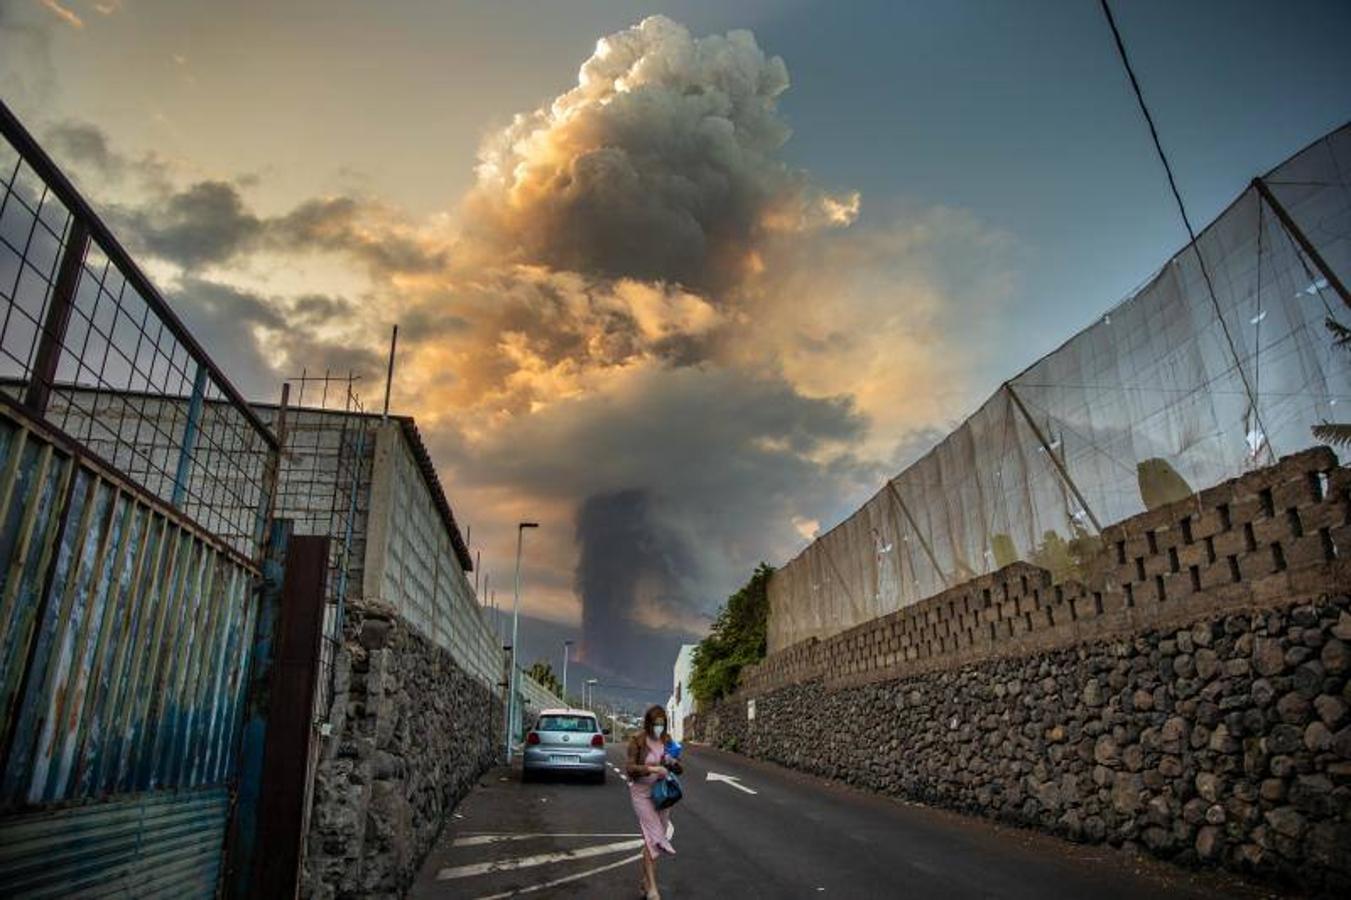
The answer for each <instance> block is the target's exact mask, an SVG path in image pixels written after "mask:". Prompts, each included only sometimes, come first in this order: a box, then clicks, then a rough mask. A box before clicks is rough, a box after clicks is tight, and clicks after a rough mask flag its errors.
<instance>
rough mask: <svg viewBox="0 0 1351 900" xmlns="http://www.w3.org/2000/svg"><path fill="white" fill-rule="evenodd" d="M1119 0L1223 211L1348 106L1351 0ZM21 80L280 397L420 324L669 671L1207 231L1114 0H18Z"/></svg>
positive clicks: (487, 527)
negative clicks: (1163, 152) (1161, 154)
mask: <svg viewBox="0 0 1351 900" xmlns="http://www.w3.org/2000/svg"><path fill="white" fill-rule="evenodd" d="M1114 8H1115V10H1116V15H1117V20H1118V23H1119V25H1120V27H1121V30H1122V33H1123V37H1124V39H1125V41H1126V44H1127V46H1128V48H1129V50H1130V52H1131V55H1132V59H1133V62H1134V64H1135V67H1136V70H1137V74H1138V75H1139V77H1140V79H1141V82H1142V86H1143V89H1144V91H1145V95H1146V98H1147V99H1148V100H1149V102H1150V104H1151V107H1152V110H1153V112H1154V116H1155V119H1156V122H1157V124H1158V126H1159V129H1160V132H1161V135H1162V140H1163V142H1164V145H1165V148H1166V149H1167V150H1168V152H1169V155H1170V158H1171V161H1172V163H1173V166H1174V170H1175V172H1176V174H1177V176H1178V180H1179V183H1180V186H1181V190H1182V193H1183V196H1184V198H1185V200H1186V202H1187V204H1188V207H1189V212H1190V214H1191V217H1192V220H1193V221H1194V222H1197V223H1203V222H1206V221H1208V220H1209V219H1210V218H1212V217H1213V216H1214V215H1215V214H1216V213H1218V212H1219V211H1220V210H1221V209H1222V208H1223V207H1224V206H1225V205H1226V204H1227V203H1228V202H1229V201H1230V200H1231V199H1232V198H1233V197H1234V196H1236V195H1237V194H1238V193H1239V192H1240V191H1241V190H1242V189H1243V187H1244V186H1245V185H1246V183H1247V182H1248V181H1249V180H1250V179H1251V178H1252V177H1253V176H1254V175H1256V174H1259V173H1261V172H1263V171H1265V170H1267V169H1269V168H1271V167H1272V166H1274V165H1276V164H1277V163H1279V162H1280V161H1281V160H1282V159H1284V158H1285V157H1287V156H1289V155H1290V154H1292V153H1294V152H1295V151H1297V150H1298V149H1299V148H1300V147H1302V146H1304V145H1305V144H1307V143H1308V142H1310V141H1312V140H1314V139H1315V138H1317V137H1319V136H1321V135H1322V134H1324V133H1326V132H1328V131H1330V130H1332V129H1333V128H1335V127H1337V126H1339V125H1341V124H1343V123H1344V122H1346V121H1347V120H1348V119H1351V88H1348V86H1351V55H1348V54H1346V53H1345V47H1346V46H1347V43H1348V39H1349V38H1351V5H1348V4H1346V3H1344V2H1335V0H1326V2H1317V0H1286V2H1280V3H1276V2H1267V3H1261V2H1253V0H1195V2H1189V3H1185V4H1180V3H1175V2H1165V0H1131V2H1122V0H1118V2H1117V3H1116V4H1114ZM0 96H3V98H4V100H5V102H6V103H7V104H9V105H10V106H11V108H13V109H14V110H15V111H16V112H17V113H18V114H19V116H20V117H21V118H22V119H23V120H24V121H25V122H26V124H27V125H28V127H29V128H30V130H32V131H34V132H35V133H36V134H38V136H39V137H40V138H41V139H42V140H43V142H44V144H45V145H46V146H47V147H48V149H49V151H50V152H51V153H52V155H53V156H54V157H55V158H56V159H57V161H58V163H60V164H61V165H63V166H64V167H65V168H66V169H67V171H68V172H70V173H71V174H72V175H73V176H74V177H75V178H76V179H77V181H78V183H79V184H80V185H81V186H82V188H83V189H84V191H85V192H86V194H87V195H88V196H89V197H90V198H91V199H92V200H93V201H94V202H95V205H96V206H97V208H98V209H100V210H101V211H102V213H103V215H104V216H105V218H107V219H108V221H109V222H110V224H111V225H112V226H113V228H114V230H115V231H116V232H117V233H118V234H119V235H122V236H123V239H124V242H125V243H127V244H128V245H129V246H130V247H131V249H132V250H133V253H134V254H135V255H136V256H137V258H138V259H139V260H140V261H141V262H142V263H143V266H144V267H145V268H146V269H147V270H148V271H149V272H150V274H151V275H152V277H153V278H154V279H155V280H156V282H157V283H158V284H159V285H160V287H161V289H162V290H163V291H164V293H165V294H166V296H168V297H169V298H170V300H171V302H172V303H173V304H174V306H175V308H176V309H178V310H179V311H180V313H181V314H182V315H183V317H184V318H185V320H186V321H187V322H188V323H189V324H190V326H191V327H193V328H194V330H195V331H196V332H197V333H198V335H199V337H201V338H202V339H203V343H204V344H205V345H206V346H207V348H208V349H209V351H210V352H212V353H213V354H214V355H215V356H216V358H217V360H218V361H219V362H220V363H221V364H222V365H223V366H224V367H225V370H226V371H227V373H230V374H231V375H232V376H233V377H234V378H235V380H236V383H237V384H238V385H239V387H240V388H241V389H242V390H243V391H244V392H245V394H246V395H248V396H251V397H257V398H258V399H264V400H272V399H275V398H276V397H277V396H278V394H279V385H280V381H281V380H282V379H283V378H284V377H286V376H288V375H294V374H296V373H297V372H298V371H299V370H300V369H301V368H307V369H309V370H311V371H313V370H315V369H323V368H326V367H332V368H334V369H335V370H341V371H346V370H349V369H350V370H353V371H356V372H358V373H360V374H361V375H363V381H362V390H363V393H364V394H365V395H366V396H367V397H368V398H370V399H371V400H372V401H374V400H376V399H377V398H379V397H380V395H381V394H382V393H383V380H382V379H383V375H382V372H383V360H382V355H383V353H384V348H385V346H386V345H387V341H388V329H389V327H390V325H391V324H393V323H394V322H398V323H399V324H400V329H401V331H400V346H401V353H400V356H399V360H398V365H399V369H398V374H397V376H396V379H395V384H394V387H393V397H394V404H393V405H394V407H395V408H396V409H397V410H398V411H400V412H408V413H412V414H414V415H415V416H417V418H418V421H419V424H420V426H421V427H422V429H423V431H424V433H425V434H426V436H427V439H428V442H429V444H430V446H431V448H432V451H433V455H434V458H435V460H436V462H437V463H438V466H439V468H440V469H441V472H442V476H443V483H444V484H445V485H446V487H447V491H448V493H449V495H450V500H451V503H452V505H453V506H454V507H455V510H456V514H457V517H458V518H459V519H460V521H461V522H466V523H470V524H472V526H473V543H474V547H475V549H476V550H480V551H481V552H482V554H483V558H484V567H483V568H484V570H485V572H486V573H488V574H489V577H490V578H491V580H492V582H493V583H494V584H497V585H499V586H501V587H503V588H505V587H506V586H507V585H508V584H509V580H508V579H509V578H510V575H511V563H512V555H513V552H514V538H515V531H514V526H515V523H516V522H517V521H520V520H522V519H530V520H536V521H539V522H541V523H542V525H543V527H542V528H541V529H540V531H539V532H538V533H532V534H531V535H530V538H529V542H528V544H527V555H526V567H525V579H524V580H525V584H526V591H525V594H524V597H523V608H524V610H525V611H526V613H527V615H529V616H530V617H531V620H532V621H536V622H539V623H548V625H547V628H546V627H544V626H543V625H541V629H540V630H541V631H543V632H547V633H548V634H549V635H550V637H549V640H550V641H554V640H557V639H559V638H560V636H561V635H566V634H568V633H572V632H574V631H576V630H584V631H585V634H583V635H582V637H581V643H582V647H583V653H584V654H586V656H587V658H588V663H589V665H591V667H592V668H593V669H594V671H596V672H600V673H612V674H613V675H614V676H615V677H616V679H619V678H621V677H622V679H623V680H628V681H637V680H647V681H650V680H653V679H657V680H663V681H664V679H665V678H667V677H668V676H664V675H663V674H662V673H663V672H668V671H669V656H673V655H674V651H673V649H671V648H672V647H674V646H675V645H676V644H678V643H679V642H680V641H682V640H687V639H689V638H690V637H692V636H697V635H698V634H700V633H702V631H703V630H704V629H706V627H707V624H708V621H709V618H710V616H711V615H712V614H714V613H715V612H716V610H717V608H718V605H719V604H720V603H721V602H722V600H723V599H724V598H725V597H726V596H727V595H728V594H729V593H730V592H731V591H732V590H734V589H735V588H736V587H737V586H738V585H739V584H740V583H741V582H743V581H744V580H745V579H746V578H747V577H749V575H750V573H751V571H752V569H753V567H754V565H755V563H757V562H759V561H760V560H762V559H763V560H766V561H768V562H771V563H782V562H784V561H786V560H787V559H789V558H791V556H793V555H795V554H796V553H797V552H798V551H799V550H800V549H801V548H802V546H803V545H804V544H805V543H806V542H807V541H808V540H809V539H810V538H811V536H812V535H813V534H815V533H818V531H820V530H824V529H827V528H829V527H830V526H831V525H832V524H834V523H835V522H837V521H839V520H840V519H841V518H842V517H844V516H845V515H847V514H848V513H849V512H850V511H852V510H853V509H854V508H856V507H857V505H858V504H859V503H860V502H861V501H862V500H863V499H865V498H866V497H867V496H869V495H871V494H872V493H873V492H874V491H875V490H876V488H877V486H878V485H879V484H880V483H881V480H882V479H883V478H884V477H885V476H886V475H888V474H892V473H894V472H896V471H898V470H899V469H900V468H901V467H902V466H903V465H904V464H905V463H907V462H908V461H910V460H912V459H914V458H916V457H917V456H918V455H919V454H921V453H923V452H924V451H925V450H926V449H928V447H929V446H931V445H932V444H933V443H934V442H935V441H936V440H937V439H938V438H940V437H941V436H942V435H943V434H944V433H946V431H947V430H948V429H950V428H951V427H952V426H953V425H954V424H956V423H957V422H959V421H960V420H961V419H962V418H964V417H965V416H966V415H967V414H969V413H970V412H972V411H973V410H974V409H975V408H976V407H977V406H978V405H979V403H980V402H981V401H982V400H983V399H984V398H985V397H986V396H987V395H988V394H989V393H990V392H991V391H992V390H993V389H994V388H995V387H996V386H997V385H998V384H999V383H1000V382H1001V381H1003V380H1004V379H1005V378H1008V377H1009V376H1011V375H1012V374H1014V373H1016V372H1017V371H1019V370H1020V369H1022V368H1024V367H1025V366H1027V365H1028V364H1030V363H1031V362H1032V361H1034V360H1035V359H1036V358H1037V357H1039V356H1040V355H1042V354H1044V353H1046V352H1048V351H1049V350H1051V349H1053V348H1054V347H1056V346H1057V345H1059V344H1060V343H1061V342H1063V341H1064V340H1065V339H1066V338H1068V337H1069V336H1070V335H1071V334H1072V333H1073V332H1074V331H1075V330H1077V329H1078V328H1080V327H1083V326H1084V325H1086V324H1088V323H1089V322H1090V321H1092V320H1093V319H1095V318H1096V317H1097V316H1098V315H1100V314H1101V312H1102V311H1103V310H1105V309H1106V308H1108V307H1110V306H1111V305H1112V304H1114V303H1115V302H1116V301H1118V300H1120V299H1121V298H1122V297H1124V296H1125V295H1126V294H1127V293H1128V292H1129V291H1130V290H1132V289H1133V288H1134V287H1136V286H1138V285H1139V284H1141V283H1143V282H1144V281H1145V280H1146V279H1147V278H1148V277H1149V276H1150V275H1151V274H1152V273H1153V272H1154V271H1155V270H1156V269H1157V268H1158V267H1159V266H1160V265H1162V264H1163V262H1164V261H1165V260H1166V259H1167V257H1168V256H1169V255H1171V254H1172V253H1173V252H1175V251H1176V250H1177V249H1179V248H1180V247H1181V246H1182V244H1183V242H1184V240H1185V234H1184V231H1183V228H1182V225H1181V222H1180V220H1179V218H1178V216H1177V213H1176V210H1175V208H1174V206H1173V205H1172V200H1171V197H1170V196H1169V194H1168V191H1167V186H1166V183H1165V181H1164V179H1163V173H1162V170H1161V168H1160V166H1159V163H1158V160H1157V158H1156V157H1155V155H1154V151H1153V148H1152V145H1151V144H1150V141H1149V136H1148V132H1147V130H1146V129H1145V127H1144V123H1143V121H1142V120H1141V118H1140V114H1139V111H1138V109H1137V108H1136V105H1135V100H1134V97H1133V95H1132V94H1131V92H1130V89H1129V86H1128V83H1127V81H1126V78H1125V75H1124V73H1123V71H1122V69H1121V67H1120V63H1119V61H1118V59H1117V57H1116V55H1115V51H1114V48H1113V46H1112V43H1111V36H1110V33H1109V32H1108V30H1107V28H1106V25H1105V23H1104V21H1103V19H1102V16H1101V11H1100V9H1099V6H1098V3H1097V2H1094V0H1020V2H1016V3H1015V2H988V0H949V2H941V3H940V2H906V3H898V2H871V0H860V2H848V3H821V2H808V0H745V2H739V3H735V4H729V3H725V2H712V0H689V2H674V3H632V2H618V0H614V2H610V0H605V2H600V0H597V2H552V3H527V2H516V0H497V2H491V3H488V2H483V3H464V2H390V3H380V4H372V3H368V2H359V0H325V2H323V3H320V2H317V0H316V2H309V0H295V2H257V0H236V2H233V3H231V4H229V5H228V6H222V5H220V4H210V3H201V2H188V0H94V2H80V0H0ZM503 594H505V591H500V592H499V599H501V597H502V595H503ZM583 625H585V628H584V629H583ZM525 645H526V647H527V651H528V652H529V651H530V648H531V642H530V638H529V630H528V629H527V637H526V642H525ZM543 652H544V651H543V649H541V650H540V653H541V654H543ZM654 660H655V662H654Z"/></svg>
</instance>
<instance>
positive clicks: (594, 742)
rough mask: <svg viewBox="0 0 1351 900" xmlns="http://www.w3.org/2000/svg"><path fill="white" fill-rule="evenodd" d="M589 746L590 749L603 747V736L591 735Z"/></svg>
mask: <svg viewBox="0 0 1351 900" xmlns="http://www.w3.org/2000/svg"><path fill="white" fill-rule="evenodd" d="M591 746H592V747H604V746H605V735H603V734H593V735H591Z"/></svg>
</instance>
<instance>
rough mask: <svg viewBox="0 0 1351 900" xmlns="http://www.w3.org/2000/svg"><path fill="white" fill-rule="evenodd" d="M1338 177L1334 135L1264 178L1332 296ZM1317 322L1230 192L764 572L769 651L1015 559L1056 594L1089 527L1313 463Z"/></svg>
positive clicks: (1328, 382) (1340, 245) (1295, 278)
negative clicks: (1149, 272)
mask: <svg viewBox="0 0 1351 900" xmlns="http://www.w3.org/2000/svg"><path fill="white" fill-rule="evenodd" d="M1348 175H1351V126H1347V127H1343V128H1342V129H1340V130H1338V131H1336V132H1333V133H1332V134H1330V135H1328V136H1327V137H1325V138H1323V139H1321V140H1319V141H1318V142H1316V143H1314V144H1313V145H1311V146H1310V147H1308V148H1307V149H1305V150H1304V151H1302V152H1301V153H1299V154H1298V155H1296V156H1295V157H1293V158H1291V159H1290V160H1288V161H1287V162H1285V163H1283V164H1282V165H1280V166H1279V167H1277V168H1276V169H1275V170H1273V171H1272V172H1271V173H1270V174H1268V175H1267V176H1266V177H1265V178H1264V179H1263V180H1264V182H1265V184H1266V186H1267V187H1268V188H1269V190H1270V191H1271V193H1272V195H1273V196H1274V198H1275V200H1276V203H1278V204H1279V205H1280V206H1281V207H1283V208H1284V209H1285V210H1286V211H1287V212H1288V214H1289V216H1290V219H1291V220H1292V222H1293V224H1294V226H1295V228H1296V229H1298V231H1299V232H1301V233H1302V234H1303V236H1304V237H1305V238H1306V239H1307V240H1308V241H1309V242H1310V243H1311V244H1312V245H1313V247H1314V249H1315V251H1316V252H1317V253H1318V254H1319V255H1320V256H1321V257H1322V261H1323V263H1324V264H1325V265H1326V266H1327V267H1328V268H1330V269H1331V270H1332V271H1333V272H1334V273H1337V274H1338V275H1339V276H1340V277H1341V279H1342V281H1343V283H1345V281H1346V280H1347V276H1348V274H1351V187H1349V186H1348V181H1347V176H1348ZM1198 250H1199V252H1200V254H1201V256H1202V258H1203V259H1204V261H1205V266H1206V268H1207V270H1208V271H1209V274H1210V278H1211V282H1212V284H1213V286H1214V298H1213V299H1212V296H1211V293H1210V291H1209V290H1208V289H1207V287H1206V284H1205V280H1204V277H1203V275H1202V271H1201V267H1200V264H1199V262H1198V257H1197V251H1198ZM1329 316H1331V317H1334V318H1336V319H1338V320H1339V321H1341V322H1342V323H1343V324H1347V323H1349V322H1351V309H1348V307H1347V305H1346V304H1345V303H1344V302H1343V300H1342V299H1341V297H1339V296H1338V294H1337V292H1336V291H1335V290H1334V289H1333V288H1332V286H1331V285H1329V283H1328V281H1327V279H1326V278H1325V277H1323V275H1322V273H1321V271H1320V270H1319V268H1318V265H1317V264H1316V263H1315V261H1314V260H1313V259H1311V258H1310V257H1309V256H1308V255H1307V254H1306V253H1305V252H1304V251H1303V250H1302V249H1301V247H1300V245H1299V243H1298V241H1297V240H1296V236H1295V235H1294V234H1293V233H1292V232H1291V231H1289V230H1287V228H1286V227H1285V226H1284V225H1283V223H1282V222H1281V220H1280V218H1279V216H1278V215H1277V211H1276V209H1275V207H1273V206H1272V205H1271V204H1269V203H1267V202H1266V201H1265V200H1264V199H1263V198H1262V196H1261V194H1260V192H1259V191H1258V189H1257V187H1256V186H1255V185H1254V186H1252V187H1249V188H1248V189H1247V190H1246V191H1244V192H1243V194H1241V195H1240V196H1239V198H1238V199H1237V200H1235V201H1234V203H1233V204H1232V205H1231V206H1230V207H1229V208H1228V209H1226V210H1225V211H1224V212H1223V213H1222V214H1221V215H1220V216H1219V217H1218V218H1217V219H1216V220H1215V221H1214V222H1212V223H1211V224H1210V226H1209V227H1208V228H1206V229H1205V230H1204V231H1203V232H1202V233H1201V234H1200V236H1199V237H1198V239H1197V246H1196V247H1195V248H1193V247H1191V246H1189V247H1187V248H1185V249H1184V250H1183V251H1182V252H1180V253H1179V254H1178V255H1177V256H1175V257H1173V258H1172V259H1170V260H1169V261H1168V263H1167V264H1166V265H1165V266H1164V267H1163V268H1162V269H1161V270H1160V271H1159V273H1158V274H1157V275H1155V276H1154V278H1152V279H1151V280H1150V281H1149V283H1148V284H1146V285H1145V286H1144V287H1143V288H1141V289H1140V290H1139V291H1137V292H1136V293H1135V294H1133V295H1132V296H1131V297H1129V298H1127V299H1126V300H1124V301H1123V302H1121V303H1120V304H1118V305H1117V306H1116V307H1115V308H1113V309H1112V310H1111V311H1110V312H1108V313H1107V314H1105V315H1104V316H1103V317H1102V318H1101V319H1099V320H1098V321H1097V322H1095V323H1094V324H1093V325H1091V326H1090V327H1088V328H1086V329H1084V330H1083V331H1081V332H1079V333H1078V334H1076V335H1075V336H1074V337H1073V338H1071V339H1070V340H1069V341H1067V342H1066V343H1065V344H1064V345H1063V346H1061V347H1060V348H1059V349H1057V350H1056V351H1055V352H1053V353H1051V354H1049V355H1047V356H1045V357H1043V358H1042V359H1040V360H1038V361H1037V362H1036V363H1034V364H1033V365H1032V366H1030V367H1029V368H1028V369H1027V370H1025V371H1024V372H1022V373H1021V374H1020V375H1018V376H1016V377H1015V378H1013V379H1011V380H1010V381H1009V382H1008V383H1007V385H1005V387H1003V388H1001V389H1000V390H999V391H997V392H996V393H995V394H994V395H993V396H992V397H990V399H988V400H987V401H986V402H985V403H984V404H983V405H982V406H981V407H980V408H979V409H978V410H977V411H976V412H975V413H974V414H973V415H972V416H971V417H970V418H969V419H967V420H966V421H965V422H964V423H962V425H961V426H960V427H959V428H958V429H957V430H956V431H954V432H952V433H951V434H949V435H948V436H947V437H946V438H944V439H943V441H942V442H940V443H939V444H938V445H937V446H936V447H934V448H933V450H931V451H930V452H929V453H928V454H927V455H926V456H925V457H924V458H922V459H920V460H919V461H918V462H916V463H915V464H913V465H912V466H910V467H909V468H907V469H906V470H905V471H904V472H902V473H901V474H900V475H898V476H897V477H896V478H895V479H893V480H892V482H891V483H890V484H889V485H887V486H885V487H884V488H883V489H882V490H881V491H879V492H878V493H877V494H876V495H875V496H874V497H873V498H872V499H870V500H869V501H868V502H867V503H866V504H864V506H863V507H862V508H861V509H859V510H858V511H857V512H855V513H854V514H853V515H852V516H850V517H849V518H848V519H846V520H845V521H844V522H842V523H841V524H840V525H839V526H837V527H836V528H835V529H833V530H832V531H830V532H828V533H827V534H825V535H822V536H821V537H820V538H818V539H817V540H816V541H815V542H814V543H812V544H811V545H810V546H809V547H807V548H806V550H804V551H803V552H802V553H801V554H800V555H799V556H797V557H796V558H795V559H793V560H792V561H791V562H790V563H788V564H787V565H786V566H784V567H783V568H782V569H780V570H779V571H778V572H777V573H775V575H774V577H773V579H772V580H771V581H770V589H769V595H770V621H769V649H770V650H771V652H772V651H777V650H782V649H784V648H785V647H788V646H789V645H791V644H794V643H796V642H798V641H801V640H804V639H806V638H809V637H823V636H826V635H829V634H834V633H837V632H839V631H842V630H844V629H845V628H848V627H850V626H851V625H855V624H857V623H859V622H862V621H866V620H868V619H871V618H874V617H876V616H879V615H884V614H886V613H888V612H892V611H893V610H896V609H898V608H900V607H902V606H907V605H909V604H911V603H915V602H917V601H919V600H921V599H923V598H925V597H928V596H931V595H933V594H935V593H937V592H939V591H941V590H943V589H944V587H946V586H949V585H952V584H957V583H960V582H962V581H965V580H967V579H968V578H971V577H972V576H974V575H977V574H982V573H986V572H990V571H992V570H994V569H996V568H999V567H1000V566H1003V565H1007V564H1008V563H1011V562H1014V561H1016V560H1026V561H1029V562H1033V563H1036V564H1038V565H1041V566H1043V567H1045V568H1047V569H1050V570H1051V572H1052V574H1053V575H1054V576H1055V578H1056V579H1057V580H1063V579H1065V578H1071V577H1075V576H1076V575H1080V574H1082V572H1081V568H1080V565H1079V564H1080V562H1081V561H1082V560H1083V559H1084V558H1086V557H1088V556H1091V555H1092V554H1093V553H1094V552H1095V551H1096V535H1097V532H1098V526H1099V525H1106V524H1109V523H1111V522H1115V521H1117V520H1120V519H1123V518H1126V517H1128V516H1132V515H1135V514H1137V513H1140V512H1143V511H1144V510H1145V509H1146V508H1152V507H1154V506H1158V505H1161V504H1163V503H1167V502H1170V501H1171V500H1175V499H1178V498H1180V497H1182V496H1185V495H1186V494H1187V493H1189V492H1191V491H1193V490H1198V489H1201V488H1204V487H1208V486H1210V485H1212V484H1215V483H1217V482H1219V481H1223V480H1225V479H1227V478H1231V477H1233V476H1235V475H1238V474H1240V473H1242V472H1244V471H1247V470H1249V469H1252V468H1255V467H1259V466H1264V465H1268V464H1270V463H1272V462H1274V461H1275V459H1276V458H1277V457H1278V456H1282V455H1286V454H1289V453H1293V452H1295V451H1297V450H1302V449H1305V448H1307V447H1309V446H1312V445H1313V444H1314V443H1315V440H1314V438H1313V436H1312V433H1311V431H1310V429H1311V427H1312V426H1313V425H1316V424H1318V423H1319V422H1323V421H1329V420H1331V421H1338V420H1341V421H1347V420H1349V419H1351V364H1348V355H1347V354H1346V353H1345V352H1344V351H1341V350H1339V349H1337V348H1334V347H1333V345H1332V340H1331V335H1330V333H1329V332H1328V330H1327V329H1326V327H1325V325H1324V322H1325V321H1326V319H1327V318H1328V317H1329ZM1338 404H1340V406H1339V405H1338Z"/></svg>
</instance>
